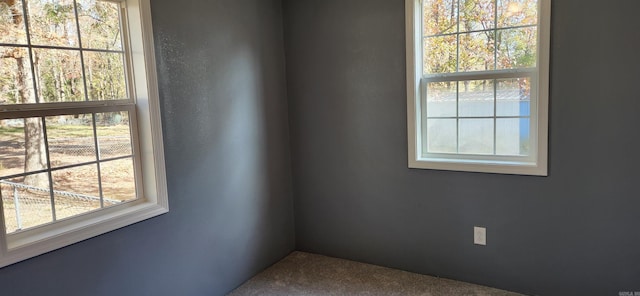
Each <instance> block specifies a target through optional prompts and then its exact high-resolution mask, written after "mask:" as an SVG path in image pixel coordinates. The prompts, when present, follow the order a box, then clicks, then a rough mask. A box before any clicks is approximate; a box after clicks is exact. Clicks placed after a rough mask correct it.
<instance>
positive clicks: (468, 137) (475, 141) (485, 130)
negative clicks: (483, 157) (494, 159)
mask: <svg viewBox="0 0 640 296" xmlns="http://www.w3.org/2000/svg"><path fill="white" fill-rule="evenodd" d="M459 137H460V139H459V141H460V147H459V150H460V153H465V154H493V119H460V135H459Z"/></svg>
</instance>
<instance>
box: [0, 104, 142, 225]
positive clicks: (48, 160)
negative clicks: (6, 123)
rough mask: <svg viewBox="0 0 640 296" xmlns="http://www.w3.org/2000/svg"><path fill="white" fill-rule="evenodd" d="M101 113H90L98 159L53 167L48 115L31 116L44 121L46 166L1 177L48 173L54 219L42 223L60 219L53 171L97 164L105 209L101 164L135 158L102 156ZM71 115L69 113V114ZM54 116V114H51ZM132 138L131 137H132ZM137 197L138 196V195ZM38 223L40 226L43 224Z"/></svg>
mask: <svg viewBox="0 0 640 296" xmlns="http://www.w3.org/2000/svg"><path fill="white" fill-rule="evenodd" d="M122 111H124V112H127V113H130V112H129V111H127V110H124V109H123V110H122ZM110 112H113V111H110ZM97 113H100V112H92V113H90V115H91V123H92V133H93V143H94V145H95V146H94V147H95V157H96V160H94V161H85V162H78V163H74V164H68V165H61V166H56V167H53V166H52V164H51V152H50V148H49V147H50V145H49V136H48V133H47V120H46V117H47V116H39V117H31V118H37V119H38V120H40V122H41V123H42V133H43V141H44V146H45V152H46V153H45V158H46V168H45V169H42V170H35V171H29V172H24V173H20V174H13V175H7V176H3V177H0V181H3V180H11V179H15V178H20V177H26V176H30V175H37V174H43V173H46V174H47V178H48V181H49V199H50V205H51V217H52V221H50V222H49V223H44V224H41V225H45V224H50V223H53V222H56V221H58V218H57V214H56V200H55V194H56V190H55V188H54V178H53V172H56V171H62V170H68V169H73V168H78V167H83V166H88V165H95V166H96V170H97V176H98V180H97V181H98V190H99V191H98V192H99V196H96V197H98V198H99V202H100V208H99V209H103V208H105V206H104V201H105V197H104V191H103V188H102V173H101V166H102V164H104V163H108V162H112V161H117V160H123V159H132V160H133V159H134V154H125V155H120V156H117V157H107V158H102V156H101V153H100V152H101V150H100V144H99V141H98V132H97V121H96V114H97ZM102 113H106V112H102ZM75 114H89V113H84V112H78V113H75ZM67 115H69V114H67ZM70 115H74V114H70ZM50 116H53V115H50ZM25 118H27V117H25ZM129 118H130V119H129V120H133V116H129ZM129 128H130V129H131V124H130V125H129ZM129 134H130V135H131V130H130V131H129ZM130 140H131V139H130ZM130 143H133V141H130ZM131 150H132V151H133V147H131ZM74 195H82V196H88V197H92V196H90V195H85V194H81V193H74ZM136 198H137V197H136ZM41 225H38V226H41ZM22 230H25V229H18V231H22Z"/></svg>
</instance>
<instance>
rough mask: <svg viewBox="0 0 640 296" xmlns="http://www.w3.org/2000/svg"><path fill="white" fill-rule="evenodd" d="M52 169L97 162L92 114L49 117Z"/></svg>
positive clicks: (48, 133) (48, 128)
mask: <svg viewBox="0 0 640 296" xmlns="http://www.w3.org/2000/svg"><path fill="white" fill-rule="evenodd" d="M46 120H47V140H48V142H49V153H50V160H51V167H53V168H56V167H61V166H67V165H73V164H78V163H83V162H91V161H96V160H97V159H96V147H95V142H94V137H93V122H92V115H91V114H79V115H64V116H51V117H47V119H46Z"/></svg>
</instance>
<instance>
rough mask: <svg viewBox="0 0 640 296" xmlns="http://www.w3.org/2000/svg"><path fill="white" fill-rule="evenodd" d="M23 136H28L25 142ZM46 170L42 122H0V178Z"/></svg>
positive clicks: (34, 119)
mask: <svg viewBox="0 0 640 296" xmlns="http://www.w3.org/2000/svg"><path fill="white" fill-rule="evenodd" d="M25 134H28V135H30V137H29V138H28V139H26V140H25ZM46 168H47V155H46V152H45V145H44V133H43V132H42V120H41V119H40V118H25V119H6V120H0V178H1V177H6V176H11V175H16V174H22V173H28V172H35V171H41V170H44V169H46ZM47 182H48V181H47Z"/></svg>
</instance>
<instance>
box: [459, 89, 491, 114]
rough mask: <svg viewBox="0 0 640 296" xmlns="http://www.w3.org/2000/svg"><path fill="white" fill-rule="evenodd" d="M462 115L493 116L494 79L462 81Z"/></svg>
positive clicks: (460, 97)
mask: <svg viewBox="0 0 640 296" xmlns="http://www.w3.org/2000/svg"><path fill="white" fill-rule="evenodd" d="M458 84H459V91H460V94H459V95H458V96H459V97H458V100H459V111H458V112H459V114H460V117H476V116H493V109H494V106H493V100H494V98H493V91H494V90H493V80H467V81H460V82H458Z"/></svg>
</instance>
